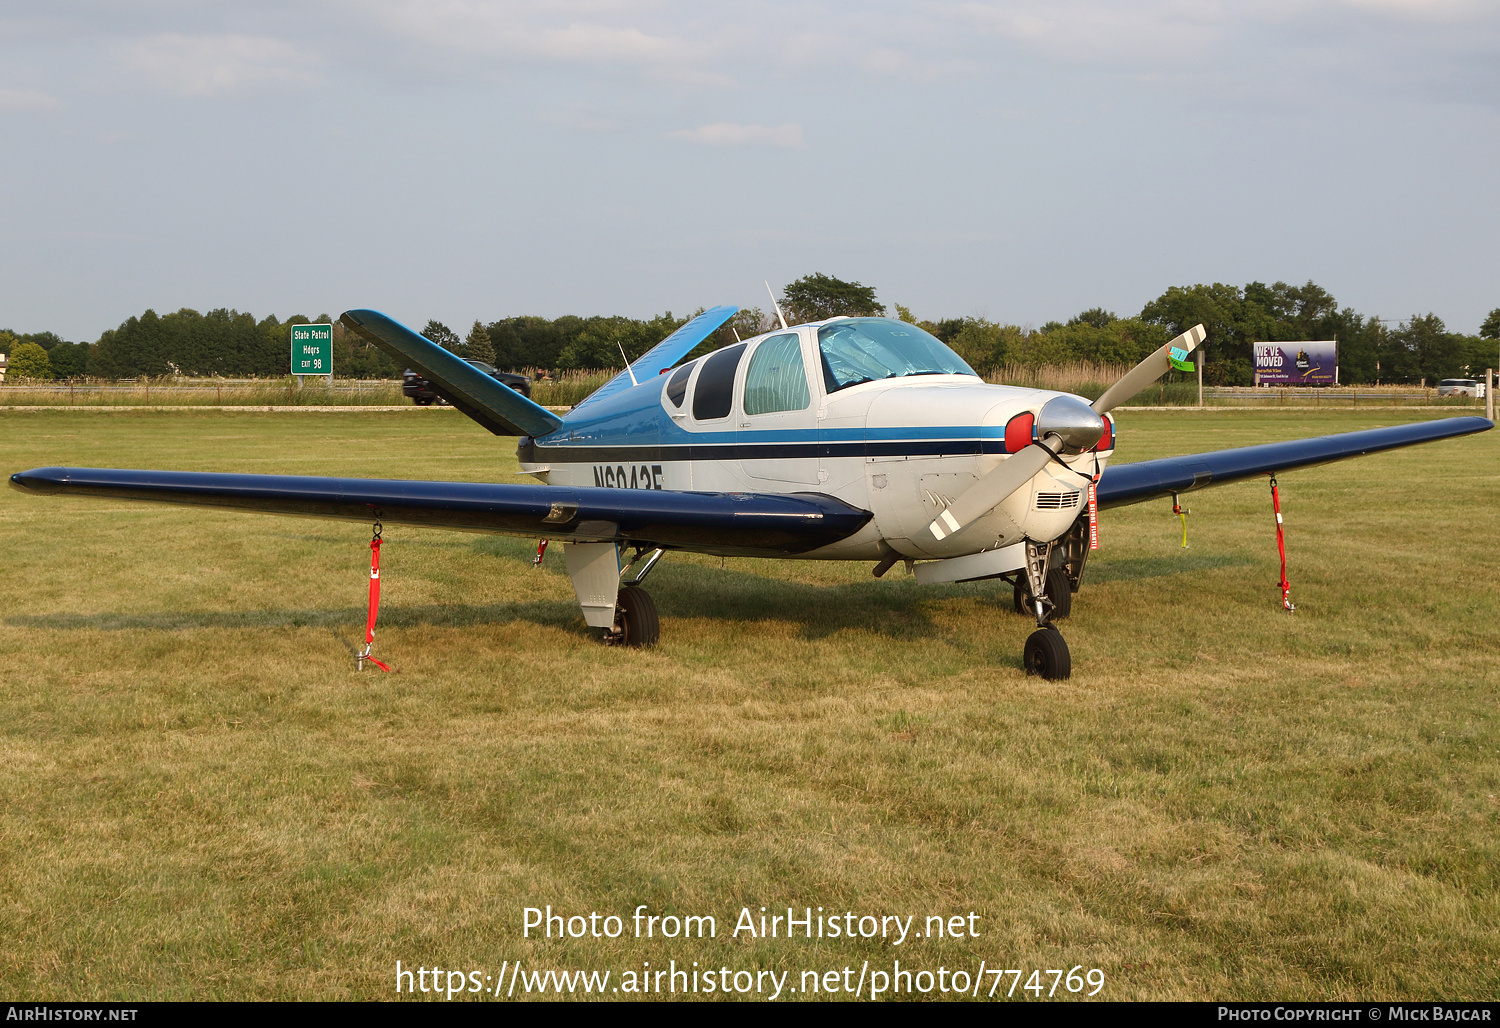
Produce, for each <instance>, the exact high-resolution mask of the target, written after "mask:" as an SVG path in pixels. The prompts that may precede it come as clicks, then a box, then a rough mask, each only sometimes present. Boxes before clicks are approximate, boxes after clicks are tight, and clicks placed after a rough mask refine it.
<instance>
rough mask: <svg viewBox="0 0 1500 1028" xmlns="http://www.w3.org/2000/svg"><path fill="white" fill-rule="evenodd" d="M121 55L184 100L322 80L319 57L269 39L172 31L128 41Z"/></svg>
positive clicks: (133, 68)
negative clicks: (318, 69) (185, 98)
mask: <svg viewBox="0 0 1500 1028" xmlns="http://www.w3.org/2000/svg"><path fill="white" fill-rule="evenodd" d="M119 56H120V60H121V63H122V64H123V65H124V66H125V67H126V68H127V69H128V70H130V71H132V72H135V73H137V74H139V75H141V76H144V77H145V78H146V79H148V80H150V81H151V82H152V83H154V84H155V85H157V86H159V87H161V88H163V89H167V90H170V91H171V92H174V93H178V94H181V95H183V96H223V95H226V94H231V93H241V92H246V91H251V90H254V89H258V88H263V87H266V86H309V85H314V84H316V83H317V82H318V76H317V74H316V72H315V70H314V69H315V68H316V67H317V64H318V59H317V58H316V57H314V56H313V55H311V54H308V53H306V52H304V51H302V50H301V49H299V48H298V47H296V46H293V45H292V44H291V43H287V42H284V41H283V40H280V39H272V38H268V37H265V36H239V35H222V36H184V35H180V34H178V33H175V32H172V33H165V34H163V35H159V36H153V37H151V38H149V39H142V40H136V41H134V42H130V43H126V44H124V45H122V46H121V47H120V48H119Z"/></svg>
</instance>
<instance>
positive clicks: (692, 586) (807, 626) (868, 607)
mask: <svg viewBox="0 0 1500 1028" xmlns="http://www.w3.org/2000/svg"><path fill="white" fill-rule="evenodd" d="M494 555H495V556H497V557H499V559H500V560H502V561H504V562H506V563H516V564H523V565H524V564H529V558H528V559H525V560H524V561H523V560H521V559H518V558H517V557H515V556H513V555H510V554H503V555H502V554H494ZM1250 563H1253V561H1251V560H1250V559H1249V558H1247V557H1243V556H1236V555H1218V554H1193V555H1183V556H1180V557H1178V556H1172V557H1133V558H1126V559H1123V560H1115V561H1107V562H1105V561H1101V562H1100V563H1098V564H1096V565H1094V566H1092V567H1090V569H1089V578H1090V580H1091V581H1092V582H1093V583H1095V584H1102V583H1106V582H1116V581H1137V580H1140V579H1147V578H1160V577H1166V576H1171V575H1179V574H1187V573H1190V572H1199V571H1204V570H1209V569H1214V568H1222V567H1234V566H1239V565H1245V564H1250ZM529 570H530V569H529V568H527V569H526V570H522V571H517V572H513V573H519V574H526V573H528V572H529ZM894 573H895V574H899V573H900V572H899V571H897V572H894ZM652 582H653V587H654V588H655V589H656V596H657V601H658V607H659V609H660V611H661V613H662V614H663V615H665V616H667V617H678V618H709V619H712V620H716V621H726V622H756V621H776V622H789V623H792V624H796V625H798V626H800V627H799V631H798V634H799V635H800V636H801V637H802V638H805V639H821V638H825V637H827V636H831V635H835V634H837V633H839V632H842V631H851V630H853V631H865V632H870V633H873V634H877V635H882V636H886V637H888V638H894V639H927V638H933V637H937V636H941V635H944V634H946V631H945V629H943V628H942V627H941V626H939V625H938V624H937V623H936V622H935V621H934V618H933V613H934V611H933V607H932V604H933V603H934V602H935V601H942V600H948V599H954V598H963V597H966V596H967V597H976V598H979V599H981V600H983V601H988V602H994V603H1000V604H1004V605H1006V606H1009V604H1010V602H1011V596H1010V593H1011V590H1010V586H1009V585H1008V584H1007V583H1005V582H1000V581H992V582H974V583H968V584H963V585H947V586H929V587H915V586H911V587H904V586H903V583H902V582H900V581H897V582H889V581H887V582H877V581H873V580H871V581H869V582H850V583H843V584H837V585H817V584H809V583H802V582H788V581H785V580H782V579H778V578H773V577H768V576H765V575H759V574H752V573H747V572H742V571H738V570H727V569H720V568H681V567H678V568H672V567H669V566H665V565H664V566H663V568H662V570H661V571H660V572H658V573H657V574H656V575H654V576H653V578H652ZM365 614H366V610H365V608H364V607H362V606H348V607H328V608H322V609H303V610H262V611H243V610H240V611H234V610H226V611H206V610H200V611H171V612H161V613H150V614H146V613H124V612H115V611H108V612H100V613H95V614H33V615H12V616H10V617H7V618H6V619H5V623H6V624H7V625H10V626H12V627H15V628H40V629H48V630H55V631H101V632H127V631H156V632H180V631H190V630H195V629H264V628H327V629H331V630H333V631H334V633H335V634H336V635H337V634H338V633H339V632H340V630H350V629H351V626H358V625H359V624H360V623H361V622H362V621H363V620H364V618H365ZM515 622H524V623H530V624H534V625H539V626H546V627H550V628H557V629H561V630H564V631H568V632H571V633H573V634H576V635H579V636H583V635H587V634H589V632H590V630H589V629H587V628H586V627H585V626H584V625H583V623H582V619H581V617H580V616H579V613H578V607H577V605H576V604H575V603H574V602H573V601H572V600H571V599H559V600H530V601H525V602H517V603H504V602H501V603H441V604H392V605H388V606H385V607H383V608H382V609H381V612H380V626H381V627H383V628H386V629H389V628H416V627H424V626H425V627H438V628H473V627H481V626H485V625H503V624H512V623H515ZM341 638H342V637H341ZM344 644H345V646H348V645H349V643H348V642H347V641H345V643H344Z"/></svg>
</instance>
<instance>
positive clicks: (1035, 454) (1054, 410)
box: [927, 325, 1207, 539]
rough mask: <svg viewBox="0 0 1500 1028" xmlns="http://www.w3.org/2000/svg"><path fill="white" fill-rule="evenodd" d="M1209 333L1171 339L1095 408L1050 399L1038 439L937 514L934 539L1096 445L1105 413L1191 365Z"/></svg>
mask: <svg viewBox="0 0 1500 1028" xmlns="http://www.w3.org/2000/svg"><path fill="white" fill-rule="evenodd" d="M1206 335H1207V333H1206V332H1204V330H1203V326H1202V325H1195V326H1194V327H1193V328H1191V329H1189V330H1188V331H1186V332H1184V333H1183V334H1182V335H1180V336H1178V337H1177V338H1175V339H1172V340H1170V341H1168V342H1167V343H1165V344H1164V345H1163V346H1162V347H1161V348H1160V349H1159V350H1156V351H1154V352H1153V353H1152V354H1151V355H1150V356H1148V357H1147V358H1146V359H1145V360H1143V361H1141V362H1140V363H1139V364H1137V365H1136V366H1135V367H1133V368H1131V369H1130V370H1129V371H1127V372H1126V373H1125V374H1124V376H1123V377H1121V378H1120V380H1119V381H1118V382H1116V383H1115V384H1114V385H1112V386H1110V387H1109V388H1108V389H1106V390H1105V391H1104V395H1103V396H1101V397H1099V399H1097V400H1095V401H1094V402H1093V403H1092V404H1086V403H1084V402H1083V401H1082V400H1080V399H1078V398H1077V397H1075V396H1054V397H1053V398H1052V399H1050V400H1048V401H1047V402H1046V403H1045V404H1043V405H1042V409H1041V410H1040V411H1038V412H1037V415H1036V421H1035V423H1034V427H1033V429H1032V433H1033V434H1032V438H1033V439H1034V440H1035V441H1034V442H1033V443H1032V444H1031V445H1030V446H1027V447H1024V448H1023V449H1021V450H1020V451H1019V452H1017V453H1013V454H1011V455H1010V456H1009V457H1007V458H1006V459H1005V460H1003V461H1001V463H1000V464H999V466H998V467H996V468H995V469H994V470H993V471H991V472H990V473H989V474H987V475H985V476H984V477H983V478H981V479H980V480H979V481H978V482H975V483H974V484H973V485H972V486H970V487H969V488H968V489H967V490H966V491H965V492H964V494H963V495H962V496H960V497H959V498H958V499H957V500H954V501H953V503H952V504H950V505H949V507H948V509H947V510H945V511H943V512H942V513H941V514H939V515H938V516H937V518H936V519H935V520H934V521H933V522H932V524H930V525H928V526H927V528H928V530H929V531H930V532H932V534H933V537H934V538H937V539H946V538H947V537H948V536H950V535H952V534H953V533H954V532H957V531H959V530H960V529H962V528H964V527H965V526H967V525H969V524H971V523H973V522H974V521H977V520H978V519H979V518H981V517H983V516H984V515H986V514H988V513H989V512H990V511H992V510H994V509H995V508H996V507H998V506H999V505H1000V504H1001V503H1003V502H1004V501H1005V499H1006V497H1008V496H1010V494H1011V493H1013V492H1015V491H1016V490H1017V489H1020V488H1021V487H1022V486H1024V485H1025V484H1026V483H1027V482H1029V481H1031V479H1032V478H1033V477H1034V476H1035V475H1036V473H1037V472H1038V471H1041V470H1042V469H1043V468H1045V467H1046V466H1047V464H1048V463H1049V462H1051V461H1052V460H1054V459H1056V458H1057V457H1058V456H1059V455H1061V454H1064V453H1067V454H1076V453H1082V452H1084V451H1085V450H1087V449H1088V448H1089V447H1091V446H1093V445H1094V444H1095V443H1097V442H1098V441H1099V437H1100V436H1102V435H1103V434H1104V418H1103V415H1105V414H1107V413H1109V411H1111V410H1113V409H1114V408H1115V407H1117V406H1119V405H1120V404H1121V403H1123V402H1124V401H1126V400H1128V399H1130V398H1131V397H1132V396H1134V395H1135V394H1136V393H1138V392H1140V391H1141V390H1142V389H1144V388H1146V387H1147V386H1148V385H1150V384H1151V383H1152V382H1155V381H1156V380H1157V379H1158V378H1160V377H1161V376H1162V375H1164V374H1165V373H1166V372H1167V369H1169V368H1171V367H1174V366H1177V367H1182V366H1187V367H1191V365H1188V364H1186V358H1187V355H1188V353H1189V352H1190V351H1191V350H1192V349H1193V348H1194V347H1196V346H1197V345H1198V344H1199V343H1201V342H1203V339H1204V337H1205V336H1206Z"/></svg>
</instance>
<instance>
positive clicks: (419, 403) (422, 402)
mask: <svg viewBox="0 0 1500 1028" xmlns="http://www.w3.org/2000/svg"><path fill="white" fill-rule="evenodd" d="M411 402H412V403H414V404H416V405H417V406H418V407H427V406H431V404H432V401H431V400H424V399H422V398H421V397H420V396H413V397H412V398H411Z"/></svg>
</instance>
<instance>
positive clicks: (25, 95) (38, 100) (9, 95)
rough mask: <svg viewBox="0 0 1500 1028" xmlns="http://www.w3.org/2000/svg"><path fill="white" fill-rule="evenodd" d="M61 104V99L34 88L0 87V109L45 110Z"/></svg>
mask: <svg viewBox="0 0 1500 1028" xmlns="http://www.w3.org/2000/svg"><path fill="white" fill-rule="evenodd" d="M61 106H62V101H61V100H59V99H57V98H56V97H54V96H48V95H47V94H46V93H38V92H37V91H36V90H34V89H0V111H45V110H50V109H52V108H54V107H61Z"/></svg>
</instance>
